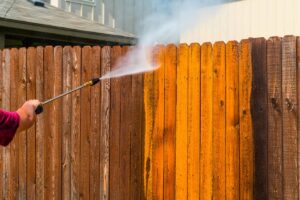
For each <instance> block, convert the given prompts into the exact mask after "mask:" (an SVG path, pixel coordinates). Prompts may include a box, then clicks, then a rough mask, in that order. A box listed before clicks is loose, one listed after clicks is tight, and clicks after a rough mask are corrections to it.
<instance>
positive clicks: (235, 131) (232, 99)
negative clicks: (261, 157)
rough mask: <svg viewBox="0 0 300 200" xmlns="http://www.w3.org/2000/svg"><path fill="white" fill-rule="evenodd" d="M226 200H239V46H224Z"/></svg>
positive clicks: (234, 44) (231, 43)
mask: <svg viewBox="0 0 300 200" xmlns="http://www.w3.org/2000/svg"><path fill="white" fill-rule="evenodd" d="M225 74H226V100H225V105H226V125H225V126H226V139H225V141H226V144H225V146H226V149H225V152H226V155H225V160H226V189H225V190H226V191H225V192H226V199H232V200H238V199H239V184H240V183H239V165H240V162H239V160H240V159H239V155H240V154H239V151H240V148H239V147H240V137H239V123H240V121H239V44H238V42H236V41H230V42H228V43H227V44H226V73H225Z"/></svg>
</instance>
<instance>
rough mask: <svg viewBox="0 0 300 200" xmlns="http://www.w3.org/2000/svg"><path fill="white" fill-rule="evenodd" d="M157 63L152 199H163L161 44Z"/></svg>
mask: <svg viewBox="0 0 300 200" xmlns="http://www.w3.org/2000/svg"><path fill="white" fill-rule="evenodd" d="M158 48H159V50H158V51H159V53H158V55H157V56H158V57H157V65H158V66H159V69H158V70H156V71H155V72H154V86H153V87H154V102H155V103H154V128H153V138H152V142H153V143H152V144H153V145H152V160H153V162H152V178H153V179H152V199H153V200H160V199H163V195H164V193H163V191H164V190H163V189H164V188H163V183H164V180H163V179H164V169H163V163H164V160H163V153H164V148H163V140H164V135H163V132H164V107H165V106H164V96H165V94H164V73H165V47H163V46H159V47H158Z"/></svg>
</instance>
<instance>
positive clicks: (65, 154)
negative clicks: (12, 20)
mask: <svg viewBox="0 0 300 200" xmlns="http://www.w3.org/2000/svg"><path fill="white" fill-rule="evenodd" d="M72 59H73V55H72V47H70V46H66V47H64V48H63V69H62V70H63V71H62V73H63V74H62V76H63V80H62V90H63V92H66V91H69V90H70V89H71V88H72V62H73V61H72ZM71 109H72V96H71V95H67V96H65V97H63V99H62V183H63V185H62V198H63V199H70V198H71V196H70V195H71V163H70V162H71V160H70V155H71V152H70V151H71V114H72V112H71Z"/></svg>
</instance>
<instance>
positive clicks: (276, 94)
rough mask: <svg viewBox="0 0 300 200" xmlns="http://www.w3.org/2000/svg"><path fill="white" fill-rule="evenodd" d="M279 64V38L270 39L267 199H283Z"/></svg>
mask: <svg viewBox="0 0 300 200" xmlns="http://www.w3.org/2000/svg"><path fill="white" fill-rule="evenodd" d="M281 63H282V61H281V38H279V37H273V38H270V39H269V40H268V41H267V81H268V145H267V146H268V195H269V199H282V198H283V191H282V188H283V184H282V183H283V182H282V178H283V177H282V175H283V174H282V167H283V163H282V159H283V157H282V135H283V132H282V86H281V85H282V80H281V77H282V65H281Z"/></svg>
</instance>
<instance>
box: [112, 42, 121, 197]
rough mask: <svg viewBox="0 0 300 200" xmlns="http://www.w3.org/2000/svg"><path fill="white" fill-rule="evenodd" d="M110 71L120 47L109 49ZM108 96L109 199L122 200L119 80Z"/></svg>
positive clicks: (119, 52)
mask: <svg viewBox="0 0 300 200" xmlns="http://www.w3.org/2000/svg"><path fill="white" fill-rule="evenodd" d="M111 51H112V52H111V67H112V68H111V70H113V67H114V65H115V63H116V60H117V58H118V57H119V56H120V55H121V53H122V49H121V47H120V46H114V47H113V48H112V49H111ZM110 94H111V96H110V125H109V126H110V127H111V128H110V132H109V134H110V135H109V136H110V137H109V147H110V152H109V199H112V200H118V199H122V196H121V194H120V177H121V176H122V174H121V173H120V153H119V152H120V131H121V130H120V128H121V124H120V117H121V116H120V112H121V82H120V79H119V78H115V79H111V93H110Z"/></svg>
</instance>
